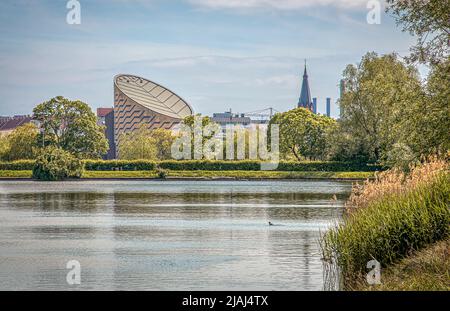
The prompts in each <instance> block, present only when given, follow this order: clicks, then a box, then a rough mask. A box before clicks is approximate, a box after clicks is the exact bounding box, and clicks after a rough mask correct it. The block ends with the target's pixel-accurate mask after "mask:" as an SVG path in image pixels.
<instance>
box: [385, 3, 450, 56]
mask: <svg viewBox="0 0 450 311" xmlns="http://www.w3.org/2000/svg"><path fill="white" fill-rule="evenodd" d="M387 3H388V7H387V11H389V12H391V13H392V14H393V15H394V17H395V18H396V21H397V24H399V25H402V26H403V31H407V32H409V33H411V34H412V35H415V36H417V44H416V45H415V46H413V47H412V48H411V52H412V54H411V56H410V57H409V60H410V61H413V62H415V61H419V62H422V63H425V62H429V63H431V64H438V63H440V62H443V61H445V60H446V59H447V58H448V57H449V52H450V47H449V44H450V2H449V0H387Z"/></svg>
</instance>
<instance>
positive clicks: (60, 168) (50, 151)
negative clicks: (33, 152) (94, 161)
mask: <svg viewBox="0 0 450 311" xmlns="http://www.w3.org/2000/svg"><path fill="white" fill-rule="evenodd" d="M82 172H83V164H82V162H81V161H80V160H79V159H78V158H76V157H74V156H73V155H72V154H71V153H69V152H67V151H65V150H63V149H61V148H58V147H54V146H49V147H46V148H42V149H41V150H40V153H39V155H38V157H37V159H36V163H35V165H34V167H33V178H34V179H38V180H45V181H57V180H64V179H66V178H80V177H81V175H82Z"/></svg>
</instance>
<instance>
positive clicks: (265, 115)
mask: <svg viewBox="0 0 450 311" xmlns="http://www.w3.org/2000/svg"><path fill="white" fill-rule="evenodd" d="M274 112H279V111H278V110H276V109H275V108H272V107H269V108H266V109H261V110H255V111H250V112H245V113H243V114H244V115H245V116H246V117H259V118H260V120H264V119H266V120H270V119H272V117H273V115H274Z"/></svg>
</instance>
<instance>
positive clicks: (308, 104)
mask: <svg viewBox="0 0 450 311" xmlns="http://www.w3.org/2000/svg"><path fill="white" fill-rule="evenodd" d="M297 107H298V108H300V107H303V108H306V109H308V110H310V111H313V102H312V101H311V90H310V88H309V81H308V72H307V71H306V61H305V71H304V73H303V82H302V89H301V91H300V98H299V100H298V104H297Z"/></svg>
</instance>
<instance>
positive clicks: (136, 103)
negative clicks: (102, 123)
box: [114, 75, 193, 144]
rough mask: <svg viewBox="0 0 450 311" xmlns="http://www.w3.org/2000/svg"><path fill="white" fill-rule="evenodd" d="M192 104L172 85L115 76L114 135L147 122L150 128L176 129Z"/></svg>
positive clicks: (188, 113) (188, 112) (135, 77)
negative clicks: (170, 87) (175, 91)
mask: <svg viewBox="0 0 450 311" xmlns="http://www.w3.org/2000/svg"><path fill="white" fill-rule="evenodd" d="M192 114H193V110H192V108H191V106H190V105H189V104H188V103H186V101H184V100H183V99H182V98H181V97H180V96H178V95H176V94H175V93H174V92H172V91H170V90H169V89H167V88H165V87H163V86H161V85H159V84H157V83H155V82H152V81H150V80H147V79H144V78H141V77H137V76H133V75H118V76H116V77H115V78H114V138H115V141H116V144H117V141H118V138H119V136H120V135H121V134H122V133H127V132H131V131H133V130H136V129H138V128H140V127H141V126H142V125H146V126H147V127H148V128H149V129H151V130H152V129H158V128H164V129H168V130H170V129H173V128H174V127H175V126H176V125H178V124H179V123H180V122H181V121H182V119H183V118H184V117H186V116H189V115H192Z"/></svg>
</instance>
